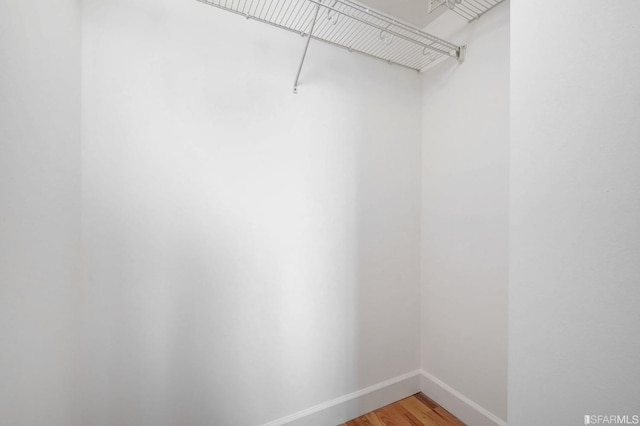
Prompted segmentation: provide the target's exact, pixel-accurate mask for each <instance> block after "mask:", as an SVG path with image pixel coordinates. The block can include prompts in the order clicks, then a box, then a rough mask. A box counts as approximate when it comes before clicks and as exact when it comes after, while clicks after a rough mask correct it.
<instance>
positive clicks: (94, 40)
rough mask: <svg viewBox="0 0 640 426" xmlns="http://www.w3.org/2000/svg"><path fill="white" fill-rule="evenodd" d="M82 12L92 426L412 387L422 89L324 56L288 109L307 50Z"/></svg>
mask: <svg viewBox="0 0 640 426" xmlns="http://www.w3.org/2000/svg"><path fill="white" fill-rule="evenodd" d="M83 12H84V16H83V19H84V27H83V28H84V29H83V37H84V38H83V46H84V47H83V109H82V112H83V153H82V164H83V169H82V171H83V175H82V176H83V232H84V234H83V236H84V242H85V250H86V252H85V254H86V273H87V301H86V303H87V305H88V306H89V307H90V309H89V311H88V312H87V323H88V324H91V325H90V326H89V327H87V330H86V333H87V336H88V340H87V345H86V346H87V353H86V359H88V360H91V363H90V365H88V367H87V370H88V371H90V374H91V376H90V377H89V378H88V380H89V386H88V387H87V389H86V395H87V398H86V401H85V402H86V407H87V410H86V413H85V416H87V417H86V419H85V422H86V424H92V425H96V426H97V425H113V424H118V425H122V426H124V425H143V424H153V425H163V424H176V425H178V424H179V425H186V424H217V425H258V424H261V423H264V422H267V421H270V420H273V419H276V418H279V417H281V416H285V415H288V414H291V413H293V412H296V411H298V410H302V409H306V408H308V407H311V406H312V405H314V404H318V403H321V402H325V401H327V400H329V399H331V398H336V397H339V396H342V395H344V394H346V393H349V392H352V391H355V390H358V389H361V388H363V387H365V386H369V385H373V384H376V383H378V382H381V381H383V380H386V379H389V378H392V377H396V376H398V375H400V374H403V373H406V372H408V371H411V370H415V369H416V368H418V365H419V344H418V340H417V339H416V336H417V335H418V334H419V286H418V282H419V269H420V265H419V245H420V241H419V232H420V231H419V230H420V213H419V212H420V202H419V199H420V192H419V191H420V189H419V188H420V79H419V75H418V74H417V73H415V72H411V71H408V70H404V69H401V68H397V67H392V66H389V65H387V64H384V63H381V62H378V61H375V60H371V59H369V58H366V57H362V56H358V55H356V54H350V53H348V52H346V51H342V50H339V49H335V48H334V47H332V46H325V45H322V44H318V43H312V45H311V47H310V50H309V54H308V59H307V62H306V64H305V67H304V70H303V74H302V79H301V85H300V87H299V91H300V94H298V95H293V94H292V93H291V89H292V84H293V77H294V75H295V71H296V69H297V66H298V63H299V60H300V56H301V53H302V48H303V43H304V41H305V40H304V39H303V38H301V37H300V36H298V35H295V34H291V33H285V32H282V31H280V30H277V29H274V28H271V27H269V26H265V25H263V24H259V23H256V22H253V21H246V20H244V19H243V18H241V17H238V16H235V15H231V14H228V13H224V12H222V11H220V10H217V9H214V8H212V7H210V6H206V5H203V4H201V3H198V2H196V1H183V0H164V1H143V0H136V1H131V0H126V1H124V0H121V1H111V2H104V1H86V2H85V4H84V8H83ZM345 420H346V419H345Z"/></svg>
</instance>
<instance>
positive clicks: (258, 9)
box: [198, 0, 464, 71]
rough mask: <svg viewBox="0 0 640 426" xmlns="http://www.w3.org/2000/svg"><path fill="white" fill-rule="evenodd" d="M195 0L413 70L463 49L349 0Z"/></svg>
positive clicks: (457, 54)
mask: <svg viewBox="0 0 640 426" xmlns="http://www.w3.org/2000/svg"><path fill="white" fill-rule="evenodd" d="M198 1H199V2H201V3H205V4H208V5H211V6H215V7H217V8H220V9H224V10H227V11H229V12H233V13H236V14H239V15H242V16H244V17H245V18H247V19H253V20H256V21H260V22H264V23H266V24H270V25H273V26H276V27H279V28H282V29H285V30H289V31H293V32H295V33H298V34H300V35H302V36H304V37H308V36H309V34H311V38H313V39H315V40H320V41H323V42H326V43H330V44H333V45H336V46H339V47H342V48H345V49H348V50H349V51H353V52H359V53H363V54H365V55H369V56H373V57H375V58H378V59H382V60H384V61H386V62H388V63H390V64H396V65H400V66H403V67H407V68H410V69H413V70H416V71H421V70H424V69H425V68H427V67H429V66H431V65H433V64H434V63H436V62H440V61H441V60H443V59H446V58H449V57H451V58H455V59H458V60H462V59H463V55H464V48H463V47H460V46H456V45H455V44H453V43H450V42H448V41H445V40H442V39H440V38H438V37H435V36H433V35H431V34H428V33H425V32H424V31H421V30H419V29H417V28H414V27H412V26H411V25H409V24H406V23H404V22H401V21H399V20H397V19H395V18H393V17H391V16H388V15H385V14H383V13H380V12H377V11H375V10H372V9H369V8H367V7H366V6H363V5H361V4H359V3H356V2H354V1H351V0H198ZM309 40H310V39H308V40H307V41H309ZM305 52H306V49H305Z"/></svg>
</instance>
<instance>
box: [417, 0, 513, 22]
mask: <svg viewBox="0 0 640 426" xmlns="http://www.w3.org/2000/svg"><path fill="white" fill-rule="evenodd" d="M503 1H505V0H429V11H430V12H432V11H434V10H436V9H437V8H438V7H440V6H449V5H451V6H453V9H451V8H450V9H451V10H453V11H454V12H455V13H457V14H458V15H460V16H462V17H463V18H464V19H466V20H467V21H469V22H471V21H475V20H476V19H478V18H479V17H481V16H482V15H484V14H485V13H487V12H488V11H490V10H491V9H493V8H494V7H496V6H497V5H499V4H500V3H502V2H503Z"/></svg>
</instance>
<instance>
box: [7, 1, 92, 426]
mask: <svg viewBox="0 0 640 426" xmlns="http://www.w3.org/2000/svg"><path fill="white" fill-rule="evenodd" d="M79 239H80V7H79V4H78V2H77V1H73V0H62V1H57V2H29V1H26V2H25V1H9V0H3V1H0V383H1V385H0V424H2V425H19V426H31V425H39V426H40V425H43V426H44V425H51V426H58V425H59V426H68V425H70V424H73V421H74V415H73V407H72V402H73V399H74V389H75V388H76V381H75V380H76V375H75V373H74V370H75V365H76V363H77V362H76V361H77V358H76V356H77V354H76V347H77V345H76V342H77V333H76V325H77V317H78V315H77V314H78V310H77V303H76V294H77V279H78V277H79V274H78V271H79V268H78V256H79Z"/></svg>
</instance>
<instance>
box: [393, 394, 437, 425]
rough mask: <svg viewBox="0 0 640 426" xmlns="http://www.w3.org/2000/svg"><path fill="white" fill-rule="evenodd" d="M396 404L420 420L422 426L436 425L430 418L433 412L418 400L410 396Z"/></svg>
mask: <svg viewBox="0 0 640 426" xmlns="http://www.w3.org/2000/svg"><path fill="white" fill-rule="evenodd" d="M398 403H399V404H400V405H402V406H403V407H404V408H405V409H406V410H407V411H409V412H410V413H411V414H413V415H414V416H416V417H417V418H418V419H420V421H421V422H422V424H423V425H427V426H437V425H438V423H436V422H435V421H434V420H432V418H431V416H432V415H433V413H432V412H433V410H431V409H430V408H429V407H427V406H426V405H425V404H423V403H422V402H421V401H420V400H419V399H418V398H416V397H413V396H412V397H409V398H406V399H403V400H401V401H398Z"/></svg>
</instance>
